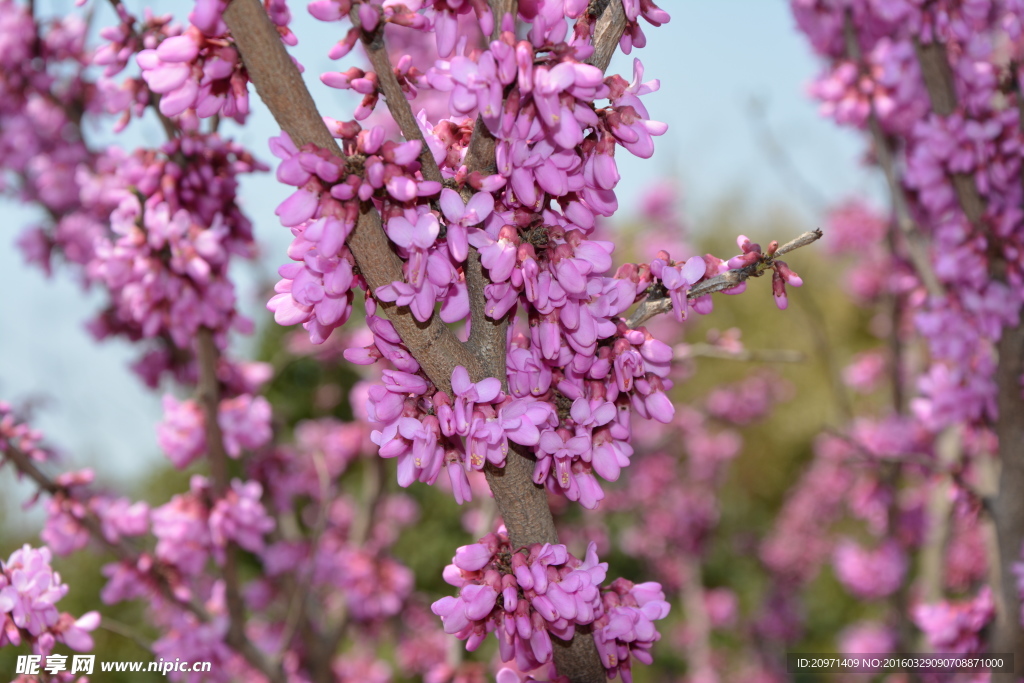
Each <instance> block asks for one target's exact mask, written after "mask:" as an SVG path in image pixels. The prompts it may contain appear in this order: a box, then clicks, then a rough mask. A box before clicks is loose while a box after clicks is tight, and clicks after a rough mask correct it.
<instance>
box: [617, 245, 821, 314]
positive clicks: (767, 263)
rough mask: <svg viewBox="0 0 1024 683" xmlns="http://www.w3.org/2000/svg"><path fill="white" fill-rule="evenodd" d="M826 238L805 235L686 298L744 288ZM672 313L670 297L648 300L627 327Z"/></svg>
mask: <svg viewBox="0 0 1024 683" xmlns="http://www.w3.org/2000/svg"><path fill="white" fill-rule="evenodd" d="M823 234H824V233H822V232H821V230H811V231H809V232H805V233H803V234H802V235H800V236H798V237H797V238H796V239H793V240H790V241H789V242H786V243H785V244H783V245H782V246H781V247H779V248H778V250H776V252H775V253H774V254H773V255H771V256H764V257H763V258H762V259H761V260H760V261H758V262H757V263H754V264H751V265H749V266H746V267H744V268H734V269H733V270H729V271H726V272H724V273H722V274H721V275H716V276H715V277H713V278H709V279H707V280H704V281H703V282H700V283H698V284H697V285H696V286H695V287H693V288H691V289H690V291H689V293H688V294H687V295H686V298H687V299H696V298H697V297H699V296H704V295H706V294H714V293H716V292H723V291H725V290H727V289H732V288H733V287H736V286H737V285H739V284H742V283H743V282H745V281H747V280H749V279H750V278H752V277H759V276H760V275H761V274H762V273H764V272H765V271H766V270H768V269H769V268H771V267H772V264H774V263H775V262H776V261H778V260H779V258H780V257H782V256H785V255H786V254H788V253H789V252H791V251H794V250H796V249H799V248H800V247H806V246H807V245H808V244H813V243H814V242H817V241H818V240H819V239H821V237H822V235H823ZM671 310H672V300H671V299H670V298H669V297H667V296H662V297H658V298H655V299H651V298H650V297H648V298H647V299H644V300H643V301H642V302H640V305H639V306H637V308H636V310H635V311H633V315H631V316H630V317H629V320H628V321H627V322H626V325H627V326H628V327H629V328H630V329H636V328H637V327H640V326H641V325H643V324H644V323H645V322H647V321H648V320H650V319H651V318H653V317H654V316H656V315H659V314H661V313H668V312H669V311H671Z"/></svg>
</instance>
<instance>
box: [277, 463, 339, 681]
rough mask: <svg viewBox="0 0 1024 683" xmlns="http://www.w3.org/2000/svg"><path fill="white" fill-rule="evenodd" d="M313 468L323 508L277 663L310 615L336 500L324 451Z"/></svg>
mask: <svg viewBox="0 0 1024 683" xmlns="http://www.w3.org/2000/svg"><path fill="white" fill-rule="evenodd" d="M312 461H313V467H314V468H315V469H316V477H317V482H318V483H319V484H320V509H319V510H317V514H316V521H315V522H314V523H313V530H312V533H311V534H310V540H309V559H308V562H307V564H306V565H305V567H303V570H302V576H301V578H300V579H299V580H298V581H296V582H295V583H294V585H293V586H292V591H291V595H290V596H289V598H288V607H287V609H286V611H285V620H284V629H283V630H282V631H281V644H280V646H279V647H278V650H277V654H275V655H274V661H275V662H280V661H281V660H282V659H283V658H284V655H285V654H286V653H287V652H288V648H289V647H290V646H291V642H292V638H294V637H295V633H296V632H297V631H298V628H299V624H300V623H301V622H302V621H303V619H304V617H305V616H306V610H307V607H308V604H309V593H310V589H311V587H312V585H313V583H312V581H311V580H310V579H311V577H312V575H313V569H314V566H315V564H316V555H317V551H318V550H319V548H320V541H321V540H322V539H323V535H324V532H325V531H326V530H327V521H328V519H329V512H330V508H331V503H332V502H333V498H332V497H331V495H330V493H331V477H330V474H329V473H328V472H327V464H326V463H325V462H324V454H323V453H322V452H320V451H317V452H315V453H313V455H312Z"/></svg>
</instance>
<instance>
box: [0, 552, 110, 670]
mask: <svg viewBox="0 0 1024 683" xmlns="http://www.w3.org/2000/svg"><path fill="white" fill-rule="evenodd" d="M50 559H51V555H50V551H49V549H48V548H45V547H43V548H39V549H36V548H33V547H31V546H30V545H28V544H26V545H25V546H23V547H22V548H20V549H19V550H15V551H14V552H13V553H11V556H10V557H9V558H7V562H0V647H4V646H5V645H14V646H18V645H21V644H22V643H23V642H24V643H30V644H31V645H32V651H33V652H35V653H36V654H41V655H44V656H45V655H48V654H50V653H51V652H53V648H54V646H55V645H56V644H57V643H63V644H65V645H67V646H68V647H70V648H71V649H72V650H77V651H78V652H88V651H89V650H91V649H92V645H93V643H92V636H90V635H89V632H90V631H94V630H95V629H96V627H97V626H99V624H100V615H99V613H98V612H88V613H86V614H83V615H82V616H81V617H79V618H78V619H75V618H74V617H73V616H71V615H70V614H68V613H67V612H60V611H58V610H57V607H56V605H57V603H58V602H59V601H60V599H61V598H63V597H64V596H65V595H67V592H68V587H67V584H64V583H61V580H60V574H57V573H56V572H54V571H53V568H52V567H51V566H50Z"/></svg>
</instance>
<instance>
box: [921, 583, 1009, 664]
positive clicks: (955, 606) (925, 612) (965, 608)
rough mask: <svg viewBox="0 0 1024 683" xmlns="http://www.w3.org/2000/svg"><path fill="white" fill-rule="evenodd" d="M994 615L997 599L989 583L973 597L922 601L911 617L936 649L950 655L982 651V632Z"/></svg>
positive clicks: (930, 644)
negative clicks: (929, 603)
mask: <svg viewBox="0 0 1024 683" xmlns="http://www.w3.org/2000/svg"><path fill="white" fill-rule="evenodd" d="M994 616H995V602H994V600H993V599H992V591H991V590H990V589H989V587H988V586H985V587H984V588H982V589H981V590H980V591H979V592H978V594H977V595H976V596H975V597H974V598H972V599H969V600H965V601H962V602H950V601H943V602H940V603H938V604H934V605H927V604H921V605H916V606H915V607H914V608H913V609H912V610H911V617H912V618H913V620H914V623H915V624H917V627H918V628H920V629H921V630H922V631H924V633H925V636H926V637H927V638H928V645H929V646H930V647H932V648H934V649H935V651H936V652H946V653H950V654H971V653H975V652H980V648H981V632H982V630H983V629H984V628H985V627H986V626H987V625H988V623H989V622H990V621H991V620H992V618H993V617H994Z"/></svg>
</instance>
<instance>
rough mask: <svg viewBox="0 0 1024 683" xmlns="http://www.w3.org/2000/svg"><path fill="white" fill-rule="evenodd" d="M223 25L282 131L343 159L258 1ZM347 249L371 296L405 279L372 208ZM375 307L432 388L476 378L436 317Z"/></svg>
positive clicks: (471, 361) (234, 7)
mask: <svg viewBox="0 0 1024 683" xmlns="http://www.w3.org/2000/svg"><path fill="white" fill-rule="evenodd" d="M224 21H225V22H226V23H227V25H228V27H229V28H230V29H231V34H232V36H233V37H234V39H235V44H236V45H237V47H238V51H239V52H240V53H241V55H242V60H243V61H244V63H245V66H246V69H247V70H248V72H249V78H250V79H251V80H252V82H253V85H255V86H256V91H257V92H258V93H259V95H260V98H261V99H262V100H263V102H264V103H265V104H266V105H267V108H268V109H270V112H271V113H272V114H273V115H274V118H275V119H276V120H277V123H278V125H280V126H281V129H282V130H284V131H285V132H287V133H288V134H289V135H290V136H291V138H292V141H293V142H294V143H295V144H296V146H298V147H302V146H303V145H306V144H313V145H316V146H317V147H320V148H323V149H325V150H327V151H329V152H331V153H333V154H334V155H335V156H337V157H338V158H339V159H344V158H345V157H344V155H343V154H342V151H341V148H340V147H338V143H337V142H336V141H335V140H334V138H333V137H332V136H331V133H330V131H328V130H327V126H326V125H324V122H323V119H321V117H320V114H319V112H318V111H317V109H316V104H315V103H314V102H313V97H312V96H311V95H310V94H309V90H308V89H307V88H306V85H305V83H304V82H303V80H302V76H301V75H300V74H299V70H298V69H297V68H296V66H295V64H294V62H292V59H291V57H290V56H289V55H288V51H287V50H285V47H284V45H283V44H282V43H281V39H280V36H279V35H278V34H277V30H276V29H275V28H274V25H273V24H272V23H271V22H270V18H269V17H268V16H267V13H266V11H265V10H264V9H263V6H262V3H260V2H259V0H233V2H231V4H230V5H228V8H227V10H226V11H225V12H224ZM402 99H404V97H403V98H402ZM348 248H349V250H351V252H352V255H353V256H354V257H355V259H356V265H357V266H358V267H359V270H360V272H361V273H362V275H363V278H364V279H365V280H366V282H367V285H368V286H369V288H370V291H371V293H372V292H374V291H376V289H377V288H378V287H382V286H384V285H388V284H390V283H392V282H397V281H401V280H402V279H403V274H402V262H401V260H400V259H399V258H398V256H397V255H396V254H395V252H394V251H392V249H391V243H390V242H389V241H388V238H387V235H385V234H384V230H383V227H382V226H381V219H380V214H379V213H378V212H377V210H376V209H374V208H373V207H372V206H371V205H369V204H366V205H364V210H363V212H362V213H361V214H360V216H359V220H358V222H357V223H356V227H355V229H354V230H353V231H352V234H351V236H350V237H349V239H348ZM379 303H380V308H381V309H383V311H384V312H385V314H386V315H387V317H388V319H390V320H391V323H392V324H393V325H394V326H395V331H397V332H398V335H399V336H400V337H401V338H402V342H403V343H404V344H405V345H406V347H407V348H408V349H409V351H410V353H412V355H413V357H414V358H415V359H416V360H417V362H418V363H419V364H420V366H421V367H422V368H423V371H424V372H425V373H426V375H427V377H429V378H430V380H431V381H432V382H433V383H434V386H436V387H437V388H439V389H441V390H442V391H446V392H448V393H451V377H452V370H454V369H455V367H456V366H457V365H462V366H464V367H466V368H467V369H468V370H469V371H470V374H471V375H474V376H479V375H480V372H479V367H478V364H477V362H476V359H475V358H474V357H473V355H472V354H470V353H469V352H468V351H467V349H466V348H465V347H463V346H462V344H461V343H460V342H459V340H458V339H457V338H456V337H455V334H454V333H453V332H452V331H451V330H450V329H448V327H447V326H446V325H445V324H444V323H443V322H441V320H440V319H439V318H438V317H437V316H436V315H434V316H431V318H430V320H429V321H427V322H426V323H421V322H419V321H417V320H416V319H415V318H414V317H413V316H412V313H411V312H410V311H409V309H408V308H407V307H405V306H401V307H399V306H395V305H394V304H393V303H387V302H379Z"/></svg>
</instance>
